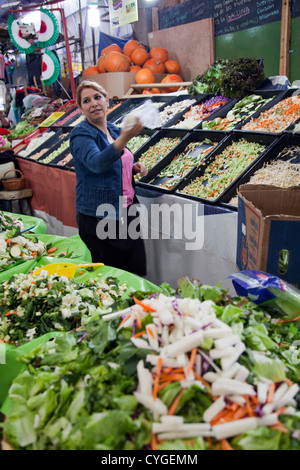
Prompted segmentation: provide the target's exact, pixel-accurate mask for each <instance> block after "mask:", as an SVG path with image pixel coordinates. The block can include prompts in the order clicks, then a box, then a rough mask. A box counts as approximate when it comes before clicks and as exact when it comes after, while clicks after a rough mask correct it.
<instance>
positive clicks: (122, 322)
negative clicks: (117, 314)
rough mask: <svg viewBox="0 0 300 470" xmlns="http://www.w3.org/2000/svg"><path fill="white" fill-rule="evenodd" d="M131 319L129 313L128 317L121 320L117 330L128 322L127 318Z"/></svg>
mask: <svg viewBox="0 0 300 470" xmlns="http://www.w3.org/2000/svg"><path fill="white" fill-rule="evenodd" d="M130 317H131V313H129V315H127V316H126V317H125V318H123V320H122V321H121V323H120V325H119V328H120V327H121V326H122V325H124V323H125V322H126V321H127V320H128V318H130Z"/></svg>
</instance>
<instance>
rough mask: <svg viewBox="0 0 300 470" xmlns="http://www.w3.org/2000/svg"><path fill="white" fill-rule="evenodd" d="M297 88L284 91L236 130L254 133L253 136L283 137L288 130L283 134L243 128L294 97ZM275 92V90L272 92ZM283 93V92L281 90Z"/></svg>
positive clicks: (240, 124)
mask: <svg viewBox="0 0 300 470" xmlns="http://www.w3.org/2000/svg"><path fill="white" fill-rule="evenodd" d="M295 90H296V89H295V88H290V89H288V90H286V91H283V92H282V93H280V94H279V95H278V96H276V98H274V100H272V101H270V103H268V104H267V105H266V106H264V107H263V108H262V109H259V110H258V111H257V112H256V113H254V114H252V116H250V117H249V118H247V119H245V120H244V121H243V122H241V123H239V124H238V125H237V126H236V128H235V130H241V131H242V132H247V133H253V134H268V135H276V136H277V137H279V136H280V135H282V134H283V133H284V132H285V131H286V130H287V129H284V130H283V131H282V132H266V131H251V130H247V129H245V130H243V129H242V127H243V126H244V125H245V124H247V123H248V122H249V121H250V120H251V119H256V118H258V117H259V115H260V114H261V113H262V112H265V111H267V110H269V109H271V108H273V106H275V105H276V104H277V103H279V102H280V101H282V100H284V99H285V98H289V97H290V96H292V95H293V93H294V92H295ZM271 91H273V90H271ZM280 91H281V90H280ZM288 127H290V126H288Z"/></svg>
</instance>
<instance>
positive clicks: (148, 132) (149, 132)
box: [127, 129, 158, 155]
mask: <svg viewBox="0 0 300 470" xmlns="http://www.w3.org/2000/svg"><path fill="white" fill-rule="evenodd" d="M157 132H158V130H157V129H143V130H142V132H141V133H140V136H141V137H143V136H147V137H149V139H151V138H152V137H153V136H154V134H156V133H157ZM149 139H148V140H147V141H146V142H144V143H143V144H142V145H141V146H140V147H139V148H138V149H137V150H134V151H132V153H133V155H135V154H136V153H137V152H138V151H140V150H141V149H142V148H143V147H144V145H146V144H147V143H148V142H149ZM127 147H128V144H127ZM128 148H129V147H128Z"/></svg>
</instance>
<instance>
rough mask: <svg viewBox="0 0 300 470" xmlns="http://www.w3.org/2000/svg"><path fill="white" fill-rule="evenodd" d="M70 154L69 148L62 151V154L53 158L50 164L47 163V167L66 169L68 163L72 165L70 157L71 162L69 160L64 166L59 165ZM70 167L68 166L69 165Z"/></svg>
mask: <svg viewBox="0 0 300 470" xmlns="http://www.w3.org/2000/svg"><path fill="white" fill-rule="evenodd" d="M69 153H70V147H69V148H67V149H66V150H64V151H63V152H61V153H60V154H59V155H58V156H57V157H56V158H54V159H53V160H52V161H51V162H49V163H48V164H47V165H48V166H52V167H59V168H61V169H68V168H69V167H67V165H69V164H70V163H72V164H73V157H72V160H70V161H69V162H68V163H66V164H65V165H62V164H61V161H62V160H63V159H64V158H65V157H66V156H67V155H68V154H69ZM69 166H70V165H69Z"/></svg>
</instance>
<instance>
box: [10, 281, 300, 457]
mask: <svg viewBox="0 0 300 470" xmlns="http://www.w3.org/2000/svg"><path fill="white" fill-rule="evenodd" d="M167 287H168V286H167V285H166V286H164V289H161V290H160V292H155V293H152V294H151V295H149V293H147V294H144V295H143V294H142V293H141V292H139V293H136V295H133V296H132V299H133V301H134V304H133V305H131V306H129V307H128V306H127V307H126V309H124V310H119V311H116V310H113V311H112V312H111V313H107V314H104V315H102V317H101V318H99V319H93V320H91V321H89V322H87V323H86V324H85V325H84V326H83V328H82V329H81V330H79V331H71V332H70V333H66V334H64V335H60V336H58V337H56V338H54V339H53V340H51V341H48V342H47V343H46V344H44V345H40V346H38V347H37V348H36V349H34V350H32V351H31V352H30V353H28V354H22V355H20V356H19V359H20V360H21V362H22V363H23V364H24V365H25V366H26V368H25V369H24V371H23V372H22V373H20V374H19V375H18V376H17V378H16V379H15V380H14V382H13V384H12V386H11V388H10V391H9V398H10V403H11V407H10V410H9V411H8V413H7V415H6V420H5V422H4V423H3V429H4V434H5V437H6V440H7V442H8V443H9V444H10V445H11V446H12V447H13V448H14V449H27V450H149V449H151V450H156V449H157V450H217V449H221V450H223V449H224V450H231V449H233V450H261V449H264V450H299V449H300V420H299V416H300V406H299V382H300V368H299V364H298V361H297V360H296V359H295V349H294V348H293V345H295V343H297V341H299V340H300V333H299V324H300V323H299V320H297V319H292V320H291V321H290V322H281V320H280V319H281V317H279V318H275V317H273V318H270V315H269V314H268V313H266V312H265V311H264V310H262V309H261V308H260V307H258V306H257V305H255V304H253V303H252V302H250V301H249V299H247V298H243V297H233V298H232V297H230V296H228V294H227V291H226V290H224V289H221V287H220V286H219V285H218V286H207V285H202V284H201V283H199V282H198V281H195V280H193V281H191V280H189V279H188V278H183V279H181V280H180V281H179V288H178V290H177V292H176V293H175V291H173V290H172V289H168V288H167Z"/></svg>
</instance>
